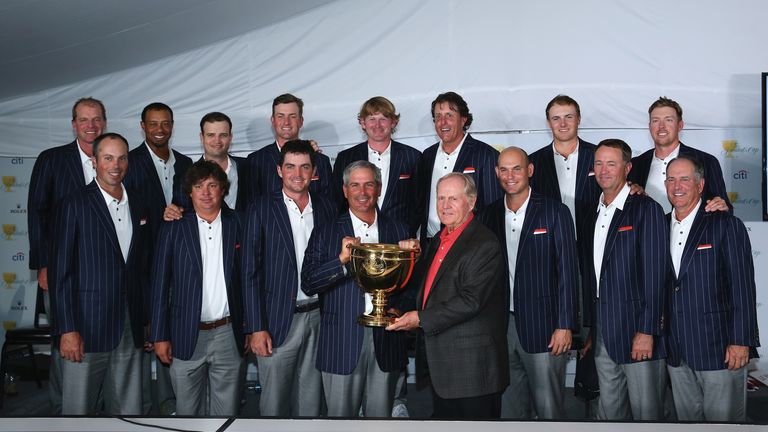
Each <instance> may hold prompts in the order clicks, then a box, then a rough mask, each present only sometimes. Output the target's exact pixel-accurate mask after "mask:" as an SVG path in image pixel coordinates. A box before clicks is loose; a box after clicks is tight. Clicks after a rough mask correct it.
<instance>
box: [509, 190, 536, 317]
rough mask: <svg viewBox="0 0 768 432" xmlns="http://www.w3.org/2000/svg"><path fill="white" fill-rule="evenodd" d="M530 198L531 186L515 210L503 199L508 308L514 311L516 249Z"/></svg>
mask: <svg viewBox="0 0 768 432" xmlns="http://www.w3.org/2000/svg"><path fill="white" fill-rule="evenodd" d="M530 200H531V188H530V187H529V188H528V198H526V199H525V202H524V203H523V205H521V206H520V208H519V209H517V211H516V212H515V211H512V210H510V208H509V207H507V200H506V199H505V200H504V208H505V209H506V210H507V211H506V212H505V213H504V233H505V234H506V235H505V236H504V237H506V241H507V256H508V257H509V263H508V265H509V310H510V311H511V312H514V311H515V302H514V298H515V271H517V249H518V246H519V245H520V233H521V232H522V231H523V222H524V221H525V210H526V209H527V208H528V201H530Z"/></svg>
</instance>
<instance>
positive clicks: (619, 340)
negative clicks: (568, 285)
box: [578, 195, 670, 364]
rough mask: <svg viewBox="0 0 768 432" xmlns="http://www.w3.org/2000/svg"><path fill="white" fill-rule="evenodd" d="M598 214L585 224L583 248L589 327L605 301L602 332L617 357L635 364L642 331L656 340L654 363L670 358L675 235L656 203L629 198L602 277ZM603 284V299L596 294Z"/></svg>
mask: <svg viewBox="0 0 768 432" xmlns="http://www.w3.org/2000/svg"><path fill="white" fill-rule="evenodd" d="M596 221H597V209H595V213H594V214H593V215H592V218H591V222H588V223H585V225H584V230H583V231H582V235H581V236H579V238H581V239H583V241H580V242H579V243H578V248H579V259H580V264H581V274H582V283H583V285H582V293H583V295H584V299H583V305H584V326H585V327H591V326H592V323H593V322H594V320H595V313H596V308H597V306H598V305H597V302H598V301H599V302H600V312H601V313H600V329H601V332H602V335H603V339H604V340H605V346H606V349H607V350H608V354H609V355H610V356H611V358H612V359H613V360H614V361H615V362H616V363H619V364H624V363H630V362H631V361H632V359H631V352H632V337H633V336H634V335H635V333H636V332H642V333H645V334H650V335H654V344H653V358H654V359H660V358H665V357H666V349H665V347H664V344H665V342H664V340H663V338H662V337H661V336H662V335H663V333H664V318H663V311H664V305H665V300H666V293H665V283H666V278H667V272H668V265H669V262H670V261H669V259H670V258H669V230H668V228H667V226H668V225H667V224H666V222H664V214H663V212H662V210H661V206H659V204H658V203H656V201H654V200H653V199H651V198H649V197H648V196H645V195H629V197H627V201H626V202H625V203H624V210H619V209H616V213H614V215H613V219H612V220H611V225H610V228H609V231H608V238H607V239H606V241H605V251H604V253H603V264H602V267H601V270H600V273H601V274H600V275H599V276H597V277H596V276H595V266H594V258H593V249H594V242H593V241H591V240H592V239H593V238H594V233H595V222H596ZM598 278H599V281H600V298H599V299H597V298H596V292H597V291H596V290H597V284H598Z"/></svg>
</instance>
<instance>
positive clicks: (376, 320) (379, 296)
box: [357, 290, 394, 327]
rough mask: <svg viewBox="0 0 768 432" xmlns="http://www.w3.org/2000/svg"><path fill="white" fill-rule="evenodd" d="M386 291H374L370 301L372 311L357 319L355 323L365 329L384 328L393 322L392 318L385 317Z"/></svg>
mask: <svg viewBox="0 0 768 432" xmlns="http://www.w3.org/2000/svg"><path fill="white" fill-rule="evenodd" d="M386 291H387V290H374V291H373V293H372V295H373V299H371V303H373V310H372V311H371V313H369V314H363V315H360V316H359V317H357V321H358V322H359V323H360V324H362V325H364V326H367V327H386V326H388V325H389V324H391V323H392V321H394V317H390V316H387V312H386V309H385V308H386V306H387V297H388V296H387V292H386Z"/></svg>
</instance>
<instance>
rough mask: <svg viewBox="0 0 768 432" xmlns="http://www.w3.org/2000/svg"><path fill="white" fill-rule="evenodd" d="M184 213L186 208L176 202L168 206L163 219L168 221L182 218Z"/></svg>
mask: <svg viewBox="0 0 768 432" xmlns="http://www.w3.org/2000/svg"><path fill="white" fill-rule="evenodd" d="M182 213H184V209H183V208H181V207H179V206H177V205H176V204H168V207H166V208H165V210H164V211H163V220H164V221H166V222H170V221H175V220H179V219H181V214H182Z"/></svg>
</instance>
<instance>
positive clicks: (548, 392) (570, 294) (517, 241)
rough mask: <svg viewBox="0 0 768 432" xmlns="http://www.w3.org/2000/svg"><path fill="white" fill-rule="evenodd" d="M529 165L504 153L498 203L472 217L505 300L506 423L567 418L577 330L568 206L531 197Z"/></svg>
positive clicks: (521, 155)
mask: <svg viewBox="0 0 768 432" xmlns="http://www.w3.org/2000/svg"><path fill="white" fill-rule="evenodd" d="M533 172H534V166H533V164H531V163H530V162H529V160H528V155H527V154H526V153H525V151H524V150H522V149H520V148H517V147H509V148H506V149H504V150H503V151H502V152H501V154H500V155H499V162H498V165H497V167H496V175H497V176H498V178H499V183H500V184H501V187H502V189H504V192H505V196H504V198H502V199H500V200H498V201H496V202H495V203H493V204H491V205H490V206H488V207H486V209H485V210H483V211H482V212H480V213H479V214H478V219H479V220H480V221H481V222H483V223H484V224H485V225H486V226H487V227H488V228H490V229H491V231H493V232H494V233H495V234H496V236H497V237H498V238H499V244H500V245H501V250H502V255H503V257H504V262H505V263H506V266H505V270H506V271H505V275H506V277H505V286H506V287H507V293H509V294H510V298H509V301H508V303H509V312H510V317H509V326H508V330H507V344H508V349H509V376H510V385H509V387H507V390H506V391H505V392H504V394H503V395H502V407H501V415H502V417H505V418H533V415H532V413H531V411H530V404H531V402H533V406H534V408H535V409H536V414H537V415H538V418H539V419H562V418H563V417H564V416H565V409H564V406H563V390H564V387H565V365H566V363H567V360H568V359H567V357H566V355H565V353H567V352H568V351H569V350H570V349H571V341H572V331H573V329H576V328H577V327H578V326H577V323H576V307H577V306H576V305H577V294H578V278H579V272H578V265H577V262H576V236H575V233H574V229H573V221H572V220H571V214H570V212H569V211H568V207H566V206H565V204H562V203H559V202H557V201H555V200H553V199H550V198H546V197H544V196H543V195H541V194H539V193H536V192H535V191H532V190H531V188H530V187H529V184H528V179H529V178H530V176H531V175H532V174H533Z"/></svg>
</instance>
